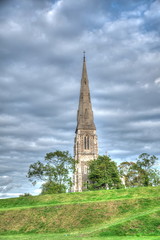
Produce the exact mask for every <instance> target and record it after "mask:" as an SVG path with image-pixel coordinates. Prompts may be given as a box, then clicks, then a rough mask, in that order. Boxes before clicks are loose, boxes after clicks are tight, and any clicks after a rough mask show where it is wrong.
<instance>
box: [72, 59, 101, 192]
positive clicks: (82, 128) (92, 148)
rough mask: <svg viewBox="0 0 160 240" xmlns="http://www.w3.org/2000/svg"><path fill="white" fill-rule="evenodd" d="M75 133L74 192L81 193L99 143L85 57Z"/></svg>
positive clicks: (84, 187) (96, 154)
mask: <svg viewBox="0 0 160 240" xmlns="http://www.w3.org/2000/svg"><path fill="white" fill-rule="evenodd" d="M75 133H76V135H75V140H74V158H75V160H76V161H77V163H76V166H75V173H74V177H73V192H81V191H83V190H85V189H86V188H87V181H88V162H89V161H90V160H93V159H97V157H98V141H97V135H96V127H95V124H94V118H93V111H92V104H91V98H90V90H89V82H88V76H87V68H86V59H85V55H84V57H83V69H82V79H81V89H80V97H79V107H78V112H77V127H76V131H75Z"/></svg>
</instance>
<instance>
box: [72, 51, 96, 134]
mask: <svg viewBox="0 0 160 240" xmlns="http://www.w3.org/2000/svg"><path fill="white" fill-rule="evenodd" d="M79 129H90V130H95V129H96V127H95V124H94V119H93V111H92V104H91V99H90V90H89V81H88V75H87V67H86V58H85V52H84V56H83V69H82V79H81V89H80V97H79V107H78V112H77V128H76V132H77V130H79Z"/></svg>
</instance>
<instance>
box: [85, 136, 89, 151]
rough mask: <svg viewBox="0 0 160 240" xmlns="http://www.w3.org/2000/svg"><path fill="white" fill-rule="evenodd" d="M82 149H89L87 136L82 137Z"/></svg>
mask: <svg viewBox="0 0 160 240" xmlns="http://www.w3.org/2000/svg"><path fill="white" fill-rule="evenodd" d="M84 149H86V150H87V149H89V136H88V135H87V136H85V137H84Z"/></svg>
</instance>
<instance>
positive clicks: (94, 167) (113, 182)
mask: <svg viewBox="0 0 160 240" xmlns="http://www.w3.org/2000/svg"><path fill="white" fill-rule="evenodd" d="M88 179H89V184H88V189H90V190H94V189H113V188H121V187H122V184H121V180H120V176H119V172H118V169H117V165H116V163H115V162H114V161H112V160H111V159H110V157H108V156H99V157H98V158H97V159H96V160H93V161H90V163H89V174H88Z"/></svg>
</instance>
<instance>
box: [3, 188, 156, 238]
mask: <svg viewBox="0 0 160 240" xmlns="http://www.w3.org/2000/svg"><path fill="white" fill-rule="evenodd" d="M0 210H1V211H0V232H1V234H6V233H8V234H9V233H10V234H14V233H19V234H22V233H32V236H31V235H27V238H26V236H25V235H24V236H22V235H21V238H15V236H14V239H35V240H36V239H53V235H49V234H48V235H45V238H43V235H41V236H40V237H38V238H37V235H35V236H34V233H51V232H54V233H56V232H58V233H63V232H64V233H63V234H60V235H56V234H54V239H62V240H63V237H64V238H65V239H75V237H76V236H79V238H78V239H82V238H83V239H84V237H85V239H90V237H92V236H94V239H99V238H101V237H104V236H105V237H108V238H107V239H108V240H109V239H113V240H114V239H119V240H121V239H124V237H119V238H117V237H116V238H115V237H113V236H114V235H117V236H121V235H122V236H123V235H152V236H153V235H155V237H154V238H153V237H149V238H146V239H156V240H158V239H160V237H156V235H157V236H158V235H159V236H160V187H156V188H153V187H149V188H133V189H127V190H125V189H121V190H110V191H96V192H83V193H68V194H57V195H47V196H37V197H24V198H15V199H5V200H4V199H1V200H0ZM71 232H72V233H71ZM66 234H67V235H66ZM81 235H83V237H82V236H81ZM29 236H31V237H32V238H29ZM109 236H112V237H109ZM7 237H8V238H6V237H5V236H1V237H0V238H1V239H9V236H7ZM95 237H96V238H95ZM11 239H12V237H11ZM92 239H93V238H92ZM127 239H129V238H128V237H127ZM130 239H136V237H135V236H134V237H131V238H130ZM141 239H143V238H142V237H141ZM144 239H145V238H144Z"/></svg>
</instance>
